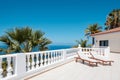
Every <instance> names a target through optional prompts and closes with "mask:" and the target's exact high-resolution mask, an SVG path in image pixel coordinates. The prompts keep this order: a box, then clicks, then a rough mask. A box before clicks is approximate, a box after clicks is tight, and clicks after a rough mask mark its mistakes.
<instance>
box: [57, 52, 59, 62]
mask: <svg viewBox="0 0 120 80" xmlns="http://www.w3.org/2000/svg"><path fill="white" fill-rule="evenodd" d="M58 53H59V51H58V52H57V61H58V60H59V55H58Z"/></svg>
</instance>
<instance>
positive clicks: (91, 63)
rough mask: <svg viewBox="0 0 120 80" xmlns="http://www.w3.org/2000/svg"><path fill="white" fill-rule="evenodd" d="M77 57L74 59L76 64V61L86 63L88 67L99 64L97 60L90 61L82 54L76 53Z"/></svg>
mask: <svg viewBox="0 0 120 80" xmlns="http://www.w3.org/2000/svg"><path fill="white" fill-rule="evenodd" d="M77 55H78V57H75V61H76V62H77V61H78V59H79V60H81V61H82V62H83V63H84V62H88V64H89V65H90V66H93V65H96V66H97V64H98V63H99V62H98V61H97V60H94V59H90V58H89V57H88V56H86V55H85V54H84V53H79V52H78V53H77Z"/></svg>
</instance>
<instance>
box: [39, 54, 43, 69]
mask: <svg viewBox="0 0 120 80" xmlns="http://www.w3.org/2000/svg"><path fill="white" fill-rule="evenodd" d="M40 57H41V58H40V59H41V60H40V63H41V67H42V66H43V53H40Z"/></svg>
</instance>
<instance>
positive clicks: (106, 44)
mask: <svg viewBox="0 0 120 80" xmlns="http://www.w3.org/2000/svg"><path fill="white" fill-rule="evenodd" d="M99 46H109V45H108V40H101V41H100V42H99Z"/></svg>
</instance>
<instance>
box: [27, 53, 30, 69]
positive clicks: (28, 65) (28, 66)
mask: <svg viewBox="0 0 120 80" xmlns="http://www.w3.org/2000/svg"><path fill="white" fill-rule="evenodd" d="M27 68H28V71H29V70H30V55H27Z"/></svg>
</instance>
